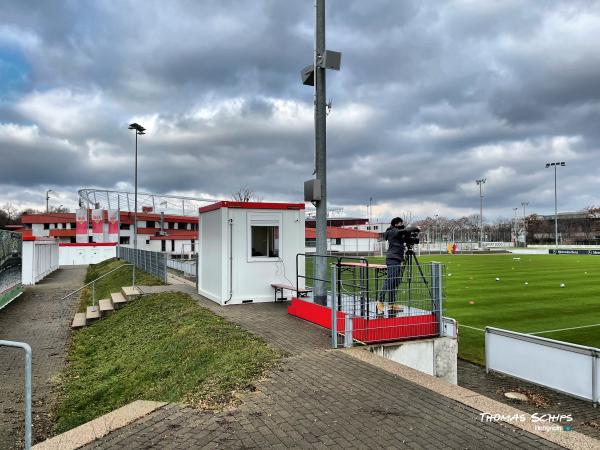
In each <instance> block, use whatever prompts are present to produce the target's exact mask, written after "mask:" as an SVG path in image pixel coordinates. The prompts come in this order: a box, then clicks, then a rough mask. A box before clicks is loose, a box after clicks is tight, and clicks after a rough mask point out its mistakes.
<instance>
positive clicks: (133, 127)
mask: <svg viewBox="0 0 600 450" xmlns="http://www.w3.org/2000/svg"><path fill="white" fill-rule="evenodd" d="M129 129H130V130H136V132H137V133H138V134H144V131H146V129H145V128H144V127H143V126H141V125H140V124H139V123H135V122H134V123H131V124H129Z"/></svg>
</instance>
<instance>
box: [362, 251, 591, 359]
mask: <svg viewBox="0 0 600 450" xmlns="http://www.w3.org/2000/svg"><path fill="white" fill-rule="evenodd" d="M369 259H370V260H372V261H373V262H383V258H369ZM419 259H420V261H421V262H423V263H424V262H429V261H439V262H441V263H443V264H444V265H445V267H446V269H445V275H446V276H445V281H446V291H445V296H446V298H445V306H444V315H445V316H447V317H452V318H454V319H456V320H457V321H458V323H459V347H458V348H459V356H460V357H461V358H464V359H468V360H470V361H474V362H477V363H483V362H484V333H483V331H482V329H483V328H485V327H486V326H493V327H498V328H504V329H507V330H513V331H519V332H523V333H535V334H536V335H538V336H542V337H546V338H549V339H556V340H560V341H567V342H572V343H576V344H581V345H587V346H592V347H600V256H584V255H580V256H577V255H518V254H502V255H433V256H422V257H421V258H419ZM496 278H499V281H497V280H496ZM561 284H564V287H561Z"/></svg>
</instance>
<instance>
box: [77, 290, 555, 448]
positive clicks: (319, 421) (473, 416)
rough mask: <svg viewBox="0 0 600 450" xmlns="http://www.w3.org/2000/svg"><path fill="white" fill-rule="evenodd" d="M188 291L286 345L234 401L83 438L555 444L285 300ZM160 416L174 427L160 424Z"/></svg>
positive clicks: (104, 444) (207, 444)
mask: <svg viewBox="0 0 600 450" xmlns="http://www.w3.org/2000/svg"><path fill="white" fill-rule="evenodd" d="M186 289H188V287H186V286H177V287H176V288H173V287H172V286H158V287H154V288H153V291H156V292H165V291H173V290H177V291H186ZM143 290H144V292H148V291H147V288H146V287H144V288H143ZM186 292H188V293H190V294H191V295H192V296H194V298H196V299H197V300H198V302H199V304H200V305H201V306H203V307H206V308H208V309H210V310H211V311H213V312H215V313H216V314H219V315H221V316H223V317H225V318H226V319H228V320H229V321H231V322H233V323H236V324H239V325H240V326H242V327H244V328H246V329H248V330H249V331H251V332H253V333H255V334H257V335H259V336H262V337H263V338H264V339H265V340H266V341H267V342H268V343H269V344H270V345H273V346H275V347H278V348H280V349H282V350H284V351H286V352H287V354H288V355H287V356H286V357H285V358H284V359H283V361H282V363H281V365H280V367H278V368H277V369H275V370H273V371H272V372H271V373H269V374H268V377H267V378H266V379H265V380H263V381H261V382H257V383H256V387H257V389H256V391H255V392H252V393H248V394H246V396H245V397H244V398H243V399H242V402H241V404H239V405H237V406H236V407H235V408H234V409H233V410H232V411H216V412H215V411H202V410H196V409H193V408H189V407H185V406H182V405H169V409H166V408H163V409H162V410H160V411H157V412H155V413H152V414H151V415H150V416H149V417H146V418H144V419H143V421H140V422H139V423H138V422H136V423H133V424H131V425H129V426H128V427H126V429H122V430H117V431H115V432H113V433H111V434H110V435H109V436H106V437H104V438H103V439H101V440H100V441H98V442H96V443H94V444H93V445H90V446H88V447H87V448H102V449H108V448H120V446H121V444H125V443H127V442H130V441H131V439H132V437H140V438H142V440H141V441H140V442H144V443H146V444H144V446H145V447H148V446H151V447H153V448H179V445H180V444H181V443H185V445H186V446H187V448H249V447H255V448H281V447H282V446H285V447H289V446H291V444H293V445H294V446H296V447H313V448H315V447H320V448H328V446H331V447H336V446H338V447H341V448H365V447H370V448H375V447H388V448H393V447H401V446H402V447H407V446H408V447H411V448H483V447H486V448H492V449H494V448H497V449H503V448H507V446H511V445H519V444H522V447H527V448H558V447H557V446H555V445H553V444H552V443H550V442H548V441H545V440H543V439H541V438H539V437H537V436H533V435H530V434H529V433H526V432H524V431H522V430H520V429H517V428H514V427H512V426H510V425H506V424H498V423H481V422H480V420H479V412H478V411H475V410H473V409H472V408H468V407H466V406H465V405H463V404H461V403H458V402H455V401H453V400H450V399H448V398H446V397H443V396H441V395H439V394H436V393H434V392H432V391H429V390H427V389H425V388H423V387H421V386H418V385H415V384H413V383H411V382H409V381H407V380H404V379H401V378H397V377H395V376H394V375H392V374H390V373H389V372H386V371H384V370H382V369H379V368H376V367H373V366H371V365H369V364H366V363H364V362H362V361H358V360H356V359H354V358H352V357H350V356H348V355H345V354H344V353H342V352H338V351H330V350H329V342H330V336H329V332H327V331H326V330H324V329H322V328H320V327H317V326H314V325H312V324H310V323H307V322H305V321H302V320H299V319H297V318H294V317H291V316H288V315H287V314H286V307H287V305H286V304H285V303H277V304H275V303H264V304H253V305H232V306H227V307H222V306H219V305H217V304H216V303H214V302H211V301H208V300H206V299H203V298H201V297H198V296H197V295H194V292H193V289H192V288H190V289H188V290H187V291H186ZM170 418H171V419H173V420H172V421H169V419H170ZM167 422H170V423H173V422H175V423H177V424H178V425H179V427H177V428H174V429H171V430H170V431H167V430H166V428H165V423H167ZM144 446H142V445H140V447H139V448H144Z"/></svg>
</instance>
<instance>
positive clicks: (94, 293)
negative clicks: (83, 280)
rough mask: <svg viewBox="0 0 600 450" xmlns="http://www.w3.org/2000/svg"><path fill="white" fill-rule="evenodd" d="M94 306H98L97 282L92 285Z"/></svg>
mask: <svg viewBox="0 0 600 450" xmlns="http://www.w3.org/2000/svg"><path fill="white" fill-rule="evenodd" d="M92 305H94V306H96V280H94V282H93V283H92Z"/></svg>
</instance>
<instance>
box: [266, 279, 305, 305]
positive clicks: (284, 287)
mask: <svg viewBox="0 0 600 450" xmlns="http://www.w3.org/2000/svg"><path fill="white" fill-rule="evenodd" d="M271 287H272V288H273V289H275V301H276V302H277V301H278V300H281V301H284V300H287V297H284V296H283V291H294V292H296V293H297V294H298V297H306V296H307V295H308V294H309V293H310V292H312V289H296V288H295V287H294V286H290V285H288V284H280V283H271ZM277 294H281V297H277Z"/></svg>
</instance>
